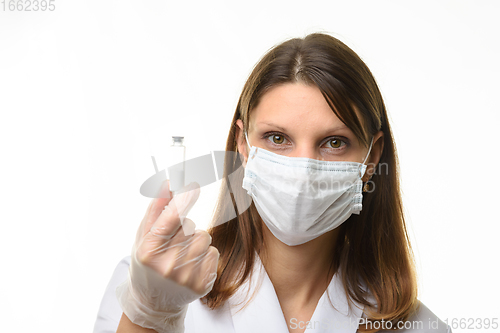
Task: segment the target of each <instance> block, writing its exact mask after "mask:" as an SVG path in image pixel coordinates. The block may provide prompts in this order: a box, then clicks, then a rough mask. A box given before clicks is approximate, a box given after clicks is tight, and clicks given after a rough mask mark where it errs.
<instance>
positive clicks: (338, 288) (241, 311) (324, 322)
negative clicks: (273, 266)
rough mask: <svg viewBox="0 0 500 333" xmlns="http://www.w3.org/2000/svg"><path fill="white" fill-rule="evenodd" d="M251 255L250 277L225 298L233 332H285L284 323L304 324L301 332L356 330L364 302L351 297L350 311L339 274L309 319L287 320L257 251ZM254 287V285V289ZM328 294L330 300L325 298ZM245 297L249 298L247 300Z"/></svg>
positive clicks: (285, 325) (349, 331) (296, 325)
mask: <svg viewBox="0 0 500 333" xmlns="http://www.w3.org/2000/svg"><path fill="white" fill-rule="evenodd" d="M255 257H256V261H255V264H254V270H253V274H252V275H251V276H250V278H251V279H247V281H245V283H244V284H243V285H242V286H241V287H240V288H238V290H237V291H236V293H235V294H234V295H233V296H232V297H231V298H230V299H229V303H230V305H231V306H230V308H231V315H232V319H233V325H234V329H235V332H238V333H250V332H251V333H255V332H275V333H288V325H291V327H292V328H298V327H302V328H304V327H307V328H306V330H305V333H312V332H314V333H323V332H325V333H326V332H340V333H355V332H356V331H357V329H358V323H359V320H360V318H361V316H362V313H363V309H364V306H363V305H359V304H358V303H356V302H354V301H353V303H354V306H353V307H351V310H352V311H351V310H350V309H349V305H348V301H347V296H346V294H345V292H344V288H343V286H342V281H341V278H340V275H339V274H335V275H334V276H333V278H332V280H331V281H330V284H329V286H328V294H327V293H326V291H325V292H324V293H323V295H322V296H321V298H320V300H319V301H318V304H317V306H316V309H315V311H314V313H313V315H312V317H311V319H310V321H309V323H307V322H300V321H298V320H295V321H294V320H293V319H291V320H290V322H289V323H287V322H286V320H285V317H284V315H283V311H282V310H281V306H280V303H279V300H278V297H277V295H276V291H275V290H274V286H273V284H272V282H271V280H270V279H269V276H268V275H267V273H266V270H265V269H264V266H263V265H262V262H261V260H260V257H259V256H258V254H257V253H256V254H255ZM256 288H258V289H257V291H256V292H255V293H254V291H255V289H256ZM328 295H329V296H330V300H331V304H330V302H329V301H328ZM248 297H252V299H251V300H250V302H249V303H248V304H247V301H248ZM245 304H246V305H245ZM332 304H333V305H334V307H335V308H333V307H332Z"/></svg>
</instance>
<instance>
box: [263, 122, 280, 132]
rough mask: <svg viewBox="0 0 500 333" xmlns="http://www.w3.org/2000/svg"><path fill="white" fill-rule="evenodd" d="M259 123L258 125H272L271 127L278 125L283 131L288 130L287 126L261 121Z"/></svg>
mask: <svg viewBox="0 0 500 333" xmlns="http://www.w3.org/2000/svg"><path fill="white" fill-rule="evenodd" d="M257 124H258V125H267V126H271V127H276V128H277V129H279V130H281V131H286V128H284V127H281V126H278V125H276V124H273V123H266V122H260V123H257Z"/></svg>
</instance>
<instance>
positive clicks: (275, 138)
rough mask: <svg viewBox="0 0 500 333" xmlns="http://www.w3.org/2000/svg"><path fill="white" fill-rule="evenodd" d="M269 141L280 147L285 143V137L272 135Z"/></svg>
mask: <svg viewBox="0 0 500 333" xmlns="http://www.w3.org/2000/svg"><path fill="white" fill-rule="evenodd" d="M268 139H269V140H271V142H272V143H274V144H276V145H280V144H282V143H283V141H285V137H284V136H283V135H279V134H271V135H270V136H269V137H268Z"/></svg>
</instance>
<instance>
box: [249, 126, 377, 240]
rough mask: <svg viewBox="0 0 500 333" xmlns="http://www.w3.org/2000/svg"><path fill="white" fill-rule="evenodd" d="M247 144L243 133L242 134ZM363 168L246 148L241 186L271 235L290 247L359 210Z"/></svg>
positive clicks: (357, 212)
mask: <svg viewBox="0 0 500 333" xmlns="http://www.w3.org/2000/svg"><path fill="white" fill-rule="evenodd" d="M245 137H246V139H247V143H248V145H249V146H250V143H249V141H248V137H247V134H246V133H245ZM372 144H373V138H372V141H371V143H370V148H369V149H368V154H366V157H365V159H364V161H363V163H358V162H347V161H319V160H315V159H310V158H306V157H288V156H283V155H279V154H275V153H272V152H270V151H268V150H265V149H262V148H259V147H251V149H250V153H249V154H248V160H247V163H246V167H245V176H244V178H243V185H242V187H243V188H244V189H245V190H247V193H248V194H249V195H250V196H252V199H253V201H254V203H255V207H256V208H257V211H258V212H259V215H260V216H261V218H262V220H263V221H264V223H266V225H267V227H268V228H269V230H270V231H271V232H272V233H273V235H274V236H275V237H276V238H278V239H279V240H280V241H282V242H283V243H285V244H287V245H289V246H294V245H300V244H303V243H306V242H309V241H311V240H313V239H315V238H316V237H319V236H321V235H323V234H324V233H326V232H328V231H330V230H333V229H335V228H337V227H338V226H339V225H341V224H342V223H343V222H344V221H345V220H347V219H348V218H349V217H350V216H351V214H359V212H360V211H361V208H362V204H361V202H362V199H363V194H362V185H363V182H362V180H361V177H363V175H364V173H365V171H366V168H367V166H366V165H365V162H366V159H367V158H368V156H369V155H370V151H371V149H372Z"/></svg>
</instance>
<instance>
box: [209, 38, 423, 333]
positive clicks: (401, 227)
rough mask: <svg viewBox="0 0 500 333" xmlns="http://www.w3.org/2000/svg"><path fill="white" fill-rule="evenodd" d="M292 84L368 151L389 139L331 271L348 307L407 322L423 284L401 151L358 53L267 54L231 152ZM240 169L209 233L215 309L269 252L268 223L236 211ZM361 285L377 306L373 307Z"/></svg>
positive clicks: (319, 48) (343, 231)
mask: <svg viewBox="0 0 500 333" xmlns="http://www.w3.org/2000/svg"><path fill="white" fill-rule="evenodd" d="M294 82H302V83H305V84H308V85H315V86H317V87H318V88H319V90H320V91H321V92H322V94H323V96H324V97H325V99H326V101H327V102H328V103H329V105H330V107H331V109H332V111H333V112H334V113H335V114H336V115H337V116H338V117H339V119H340V120H341V121H342V122H343V123H344V124H346V125H347V126H348V127H349V128H350V129H351V130H352V131H353V133H354V134H355V135H356V137H357V138H358V140H359V141H360V142H361V143H362V144H363V145H365V146H366V147H368V145H369V142H370V140H371V137H372V136H373V135H374V134H375V133H376V132H378V131H380V130H381V131H383V133H384V135H383V140H384V149H383V152H382V155H381V157H380V161H379V166H386V168H385V169H384V170H383V171H384V172H380V168H379V170H378V171H377V170H376V169H377V168H375V173H374V174H373V176H372V182H373V184H374V186H375V190H374V191H372V192H365V193H364V194H363V210H362V211H361V213H360V214H359V215H352V216H351V217H349V219H348V220H347V221H345V222H344V223H343V224H342V225H341V226H340V227H339V228H340V230H339V236H338V240H337V244H336V249H335V253H334V261H333V262H332V269H334V270H335V271H337V270H340V271H341V272H342V280H343V284H344V289H345V290H346V292H347V294H348V295H349V297H350V299H352V300H355V301H356V302H358V303H359V304H363V305H365V306H366V307H368V309H369V311H367V316H368V318H369V319H370V320H371V321H373V322H374V321H378V320H381V319H383V320H384V321H392V322H394V323H395V322H396V321H399V320H407V319H408V318H409V317H410V315H411V314H413V312H414V311H415V310H416V308H417V306H418V301H417V280H416V272H415V264H414V259H413V252H412V249H411V246H410V242H409V237H408V233H407V230H406V225H405V220H404V212H403V206H402V201H401V193H400V184H399V175H398V173H399V171H398V170H399V165H398V159H397V154H396V147H395V145H394V141H393V137H392V132H391V128H390V126H389V122H388V119H387V113H386V108H385V105H384V102H383V99H382V96H381V93H380V91H379V88H378V86H377V83H376V82H375V79H374V78H373V75H372V73H371V72H370V70H369V69H368V67H367V66H366V64H365V63H364V62H363V61H362V60H361V58H360V57H359V56H358V55H357V54H356V53H355V52H354V51H352V50H351V49H350V48H349V47H348V46H346V45H345V44H343V43H342V42H341V41H339V40H338V39H336V38H334V37H332V36H330V35H327V34H322V33H313V34H310V35H308V36H306V37H304V38H294V39H290V40H287V41H285V42H283V43H281V44H279V45H277V46H275V47H274V48H272V49H271V50H269V51H268V52H267V53H266V54H265V55H264V57H263V58H262V59H261V60H260V61H259V62H258V64H257V65H256V66H255V68H254V69H253V71H252V73H251V74H250V76H249V78H248V80H247V82H246V84H245V86H244V88H243V92H242V93H241V96H240V98H239V101H238V105H237V107H236V112H235V114H234V118H233V122H232V126H231V129H230V131H229V136H228V139H227V143H226V151H232V152H236V151H237V137H236V133H237V131H236V127H237V125H236V121H237V120H238V119H241V120H242V121H243V124H244V128H245V130H247V129H248V123H249V122H248V120H249V116H250V112H251V110H253V109H254V108H255V107H256V106H257V104H258V103H259V100H260V98H261V97H262V96H263V94H265V93H266V92H267V91H268V90H269V89H271V88H273V87H275V86H277V85H280V84H285V83H294ZM355 109H357V110H358V111H359V113H360V115H361V117H362V118H363V119H362V120H361V119H359V118H358V116H357V114H356V111H355ZM234 155H237V154H234ZM240 166H241V161H240V160H239V158H238V157H237V156H235V157H234V158H231V159H229V158H227V159H226V161H225V165H224V180H223V183H222V187H221V192H220V196H219V200H218V205H217V207H216V213H215V216H214V221H213V225H214V226H213V227H212V228H211V229H210V230H209V233H210V235H211V236H212V239H213V241H212V245H213V246H215V247H216V248H217V249H218V250H219V252H220V258H219V265H218V270H217V275H218V277H217V280H216V282H215V284H214V286H213V289H212V291H211V292H210V293H209V294H208V295H206V296H205V297H204V298H203V300H204V301H205V302H206V304H207V305H208V306H209V307H210V308H212V309H216V308H218V307H220V306H222V305H223V304H224V302H225V301H226V300H227V299H228V298H229V297H231V296H232V295H233V294H234V293H235V291H236V290H237V289H238V288H239V287H240V286H241V285H242V284H243V283H244V282H245V280H246V279H247V278H248V277H249V276H251V274H250V273H251V272H252V267H253V263H254V259H255V258H254V255H255V253H260V251H261V249H262V246H263V239H262V220H261V219H260V216H259V214H258V212H257V210H256V208H255V206H254V205H253V203H252V204H251V205H250V207H249V208H248V209H247V210H245V211H238V207H243V206H244V205H243V204H241V203H242V202H244V201H245V196H247V194H246V193H245V192H244V191H243V190H242V189H241V183H242V178H243V171H242V169H243V168H241V167H240ZM229 175H231V179H230V181H229V178H228V176H229ZM227 193H231V200H227V199H226V198H227V197H228V196H227ZM231 210H232V211H236V215H237V216H236V217H234V218H232V219H230V218H227V216H228V215H227V214H228V213H227V212H228V211H231ZM227 220H229V222H227V223H224V222H225V221H227ZM363 285H365V286H366V287H367V288H368V289H369V293H370V294H371V295H372V296H373V298H374V299H375V301H376V304H371V303H370V302H369V300H368V295H369V293H368V292H366V291H365V289H364V288H363V287H362V286H363ZM365 312H366V311H365ZM374 324H375V323H374ZM373 326H375V327H377V326H376V325H373ZM360 330H364V331H370V329H368V326H364V327H361V326H360Z"/></svg>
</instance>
